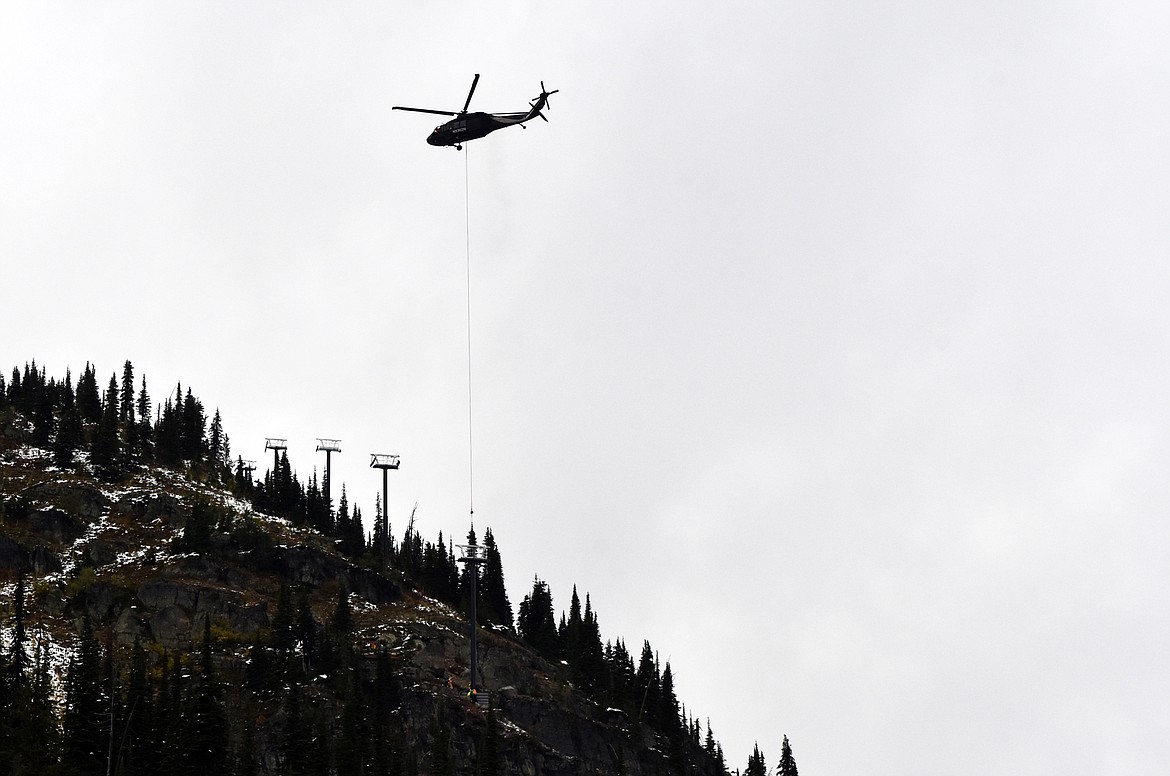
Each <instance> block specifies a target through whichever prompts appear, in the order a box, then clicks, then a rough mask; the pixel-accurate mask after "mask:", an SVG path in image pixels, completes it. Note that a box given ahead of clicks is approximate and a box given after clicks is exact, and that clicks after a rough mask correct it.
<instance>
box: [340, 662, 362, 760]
mask: <svg viewBox="0 0 1170 776" xmlns="http://www.w3.org/2000/svg"><path fill="white" fill-rule="evenodd" d="M368 739H369V732H368V730H367V727H366V720H365V709H364V702H363V700H362V682H361V677H360V676H359V675H357V674H356V673H355V674H353V675H351V679H350V682H349V694H348V696H347V697H346V700H345V706H343V707H342V710H341V725H340V730H339V731H338V735H337V746H336V756H335V758H334V761H335V765H336V768H337V773H338V774H351V773H352V774H358V773H362V771H363V769H364V767H365V765H366V762H367V758H366V751H365V749H366V741H367V740H368Z"/></svg>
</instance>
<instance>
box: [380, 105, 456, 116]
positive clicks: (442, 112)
mask: <svg viewBox="0 0 1170 776" xmlns="http://www.w3.org/2000/svg"><path fill="white" fill-rule="evenodd" d="M390 110H409V111H413V112H414V113H433V114H435V115H436V116H458V115H459V114H458V113H455V112H453V111H449V110H431V109H430V108H404V107H402V106H401V105H395V106H394V107H393V108H391V109H390Z"/></svg>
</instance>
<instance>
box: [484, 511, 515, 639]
mask: <svg viewBox="0 0 1170 776" xmlns="http://www.w3.org/2000/svg"><path fill="white" fill-rule="evenodd" d="M483 544H484V554H485V557H486V562H485V563H484V569H483V586H482V588H481V589H482V591H483V595H482V600H483V603H484V607H483V608H484V609H485V610H486V612H487V615H488V619H487V620H486V621H487V622H491V623H495V624H497V625H504V626H506V627H508V628H511V627H512V604H511V603H510V602H509V601H508V591H507V590H506V589H505V587H504V563H503V560H502V559H501V558H500V550H499V548H498V547H496V539H495V537H494V536H492V529H490V528H488V529H487V531H485V532H484V535H483Z"/></svg>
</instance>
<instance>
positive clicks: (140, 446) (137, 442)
mask: <svg viewBox="0 0 1170 776" xmlns="http://www.w3.org/2000/svg"><path fill="white" fill-rule="evenodd" d="M137 409H138V431H137V432H136V433H135V434H134V453H135V455H136V456H137V457H138V458H139V459H140V460H143V461H149V460H151V459H152V458H153V457H154V442H153V440H152V436H153V434H152V430H153V425H152V419H151V415H152V414H153V413H152V412H151V403H150V394H149V393H148V392H147V390H146V375H143V376H142V389H141V390H140V391H139V392H138V399H137Z"/></svg>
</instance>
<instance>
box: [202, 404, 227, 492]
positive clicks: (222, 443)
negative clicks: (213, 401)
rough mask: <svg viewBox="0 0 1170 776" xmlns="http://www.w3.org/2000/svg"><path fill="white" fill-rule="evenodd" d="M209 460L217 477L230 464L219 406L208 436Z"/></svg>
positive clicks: (217, 477) (212, 419)
mask: <svg viewBox="0 0 1170 776" xmlns="http://www.w3.org/2000/svg"><path fill="white" fill-rule="evenodd" d="M207 462H208V463H209V464H210V465H211V469H212V471H213V472H214V473H215V476H216V479H219V478H220V477H221V476H222V472H223V469H224V468H226V467H227V465H228V457H227V436H226V435H225V434H224V431H223V419H222V418H221V417H220V416H219V407H216V408H215V415H214V416H213V417H212V418H211V429H210V431H209V432H208V438H207Z"/></svg>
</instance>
